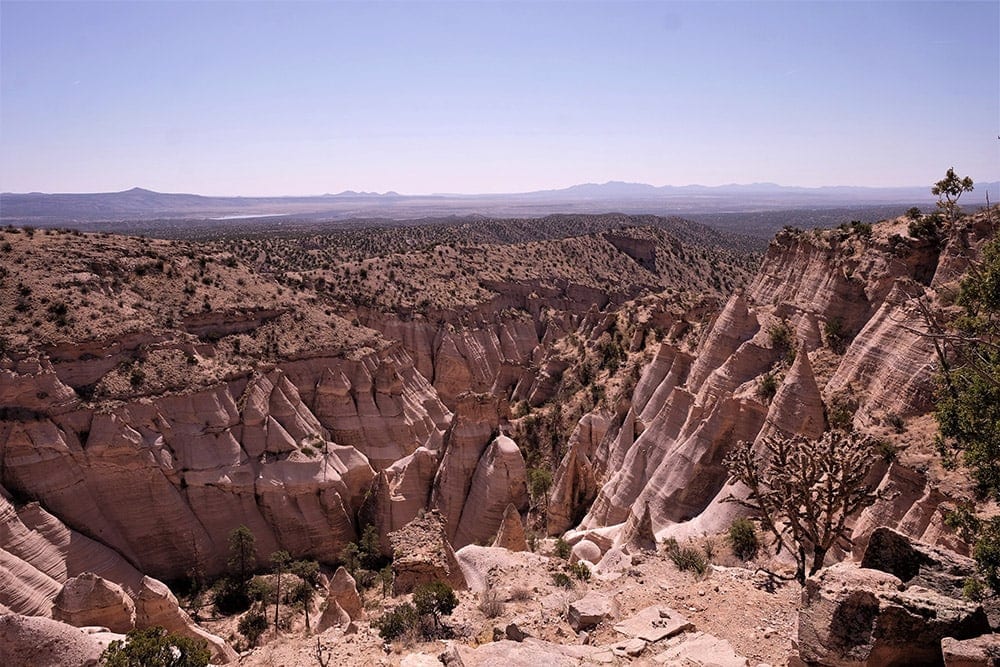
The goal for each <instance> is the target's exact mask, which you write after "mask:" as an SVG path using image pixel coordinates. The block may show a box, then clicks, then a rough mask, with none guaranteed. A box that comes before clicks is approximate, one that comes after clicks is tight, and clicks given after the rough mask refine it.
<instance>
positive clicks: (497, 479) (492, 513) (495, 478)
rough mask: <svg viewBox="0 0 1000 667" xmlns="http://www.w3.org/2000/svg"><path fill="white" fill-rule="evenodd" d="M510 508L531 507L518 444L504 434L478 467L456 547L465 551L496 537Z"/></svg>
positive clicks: (459, 527)
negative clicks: (469, 545) (464, 547)
mask: <svg viewBox="0 0 1000 667" xmlns="http://www.w3.org/2000/svg"><path fill="white" fill-rule="evenodd" d="M509 506H512V507H514V509H515V510H517V511H522V510H526V509H527V508H528V483H527V468H526V467H525V465H524V459H523V458H522V457H521V450H520V449H518V447H517V444H516V443H515V442H514V441H513V440H511V439H510V438H508V437H507V436H504V435H501V436H497V437H496V438H495V439H494V440H493V442H491V443H490V445H489V446H488V447H487V448H486V450H485V451H484V452H483V454H482V456H481V457H480V458H479V463H478V464H477V465H476V471H475V473H474V474H473V475H472V483H471V484H470V486H469V493H468V495H467V496H466V497H465V502H464V503H463V505H462V514H461V518H460V519H459V520H458V528H457V530H456V531H455V539H454V543H455V546H456V547H458V548H461V547H463V546H465V545H466V544H473V543H478V542H481V541H485V540H488V539H489V538H490V537H492V536H493V535H495V534H496V532H497V530H498V529H499V528H500V525H501V524H502V523H503V517H504V513H505V511H506V508H507V507H509ZM522 535H523V531H522Z"/></svg>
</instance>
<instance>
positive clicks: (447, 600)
mask: <svg viewBox="0 0 1000 667" xmlns="http://www.w3.org/2000/svg"><path fill="white" fill-rule="evenodd" d="M413 606H414V607H416V610H417V613H418V614H420V615H421V616H430V617H431V618H433V619H434V627H435V628H436V627H439V626H440V621H441V617H442V616H447V615H449V614H451V612H452V611H454V609H455V607H457V606H458V597H456V595H455V591H453V590H452V589H451V586H449V585H448V584H446V583H444V582H443V581H434V582H431V583H429V584H421V585H420V586H417V587H416V588H415V589H413Z"/></svg>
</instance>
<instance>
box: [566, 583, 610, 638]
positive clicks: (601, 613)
mask: <svg viewBox="0 0 1000 667" xmlns="http://www.w3.org/2000/svg"><path fill="white" fill-rule="evenodd" d="M617 617H618V603H617V602H615V600H614V598H612V597H610V596H608V595H605V594H603V593H595V592H590V593H587V594H586V595H584V596H583V597H582V598H580V599H579V600H577V601H575V602H571V603H570V604H569V612H568V613H567V615H566V620H568V621H569V625H570V627H571V628H573V630H574V631H576V632H580V631H581V630H589V629H591V628H593V627H596V626H598V625H600V624H601V623H602V622H603V621H605V620H607V619H614V618H617Z"/></svg>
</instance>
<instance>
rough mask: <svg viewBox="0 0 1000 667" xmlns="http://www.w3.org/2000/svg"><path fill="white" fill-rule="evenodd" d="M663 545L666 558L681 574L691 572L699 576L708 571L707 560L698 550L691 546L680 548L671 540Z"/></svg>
mask: <svg viewBox="0 0 1000 667" xmlns="http://www.w3.org/2000/svg"><path fill="white" fill-rule="evenodd" d="M664 544H665V545H666V547H667V556H668V557H669V558H670V560H671V562H673V564H674V565H675V566H677V569H678V570H680V571H681V572H687V571H692V572H695V573H696V574H699V575H701V574H705V573H706V572H707V571H708V560H707V559H706V558H705V555H704V554H703V553H702V552H701V551H699V550H698V549H696V548H694V547H691V546H687V547H682V546H681V545H679V544H678V543H677V540H675V539H673V538H670V539H668V540H667V541H666V542H665V543H664Z"/></svg>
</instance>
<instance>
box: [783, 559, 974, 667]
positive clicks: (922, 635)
mask: <svg viewBox="0 0 1000 667" xmlns="http://www.w3.org/2000/svg"><path fill="white" fill-rule="evenodd" d="M988 631H989V622H988V621H987V618H986V614H985V612H984V611H983V608H982V607H981V606H979V605H976V604H971V603H969V602H966V601H964V600H958V599H955V598H949V597H946V596H944V595H941V594H940V593H938V592H936V591H932V590H930V589H927V588H923V587H920V586H913V587H910V588H908V589H904V588H903V583H902V581H900V579H899V578H898V577H896V576H894V575H891V574H889V573H886V572H881V571H879V570H872V569H866V568H859V567H857V566H856V565H854V564H851V563H837V564H836V565H833V566H831V567H829V568H827V569H825V570H823V571H821V572H820V573H819V574H818V575H816V576H814V577H810V578H809V579H808V580H807V581H806V585H805V587H804V588H803V590H802V609H801V611H800V612H799V633H798V645H799V651H800V655H801V658H802V660H803V661H804V662H806V663H807V664H812V665H834V666H837V667H841V666H848V665H912V664H941V660H942V657H941V639H942V638H944V637H956V638H959V639H965V638H969V637H975V636H977V635H981V634H983V633H985V632H988Z"/></svg>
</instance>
